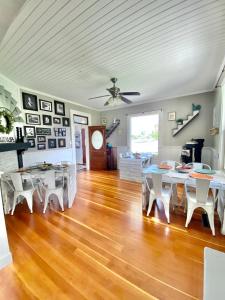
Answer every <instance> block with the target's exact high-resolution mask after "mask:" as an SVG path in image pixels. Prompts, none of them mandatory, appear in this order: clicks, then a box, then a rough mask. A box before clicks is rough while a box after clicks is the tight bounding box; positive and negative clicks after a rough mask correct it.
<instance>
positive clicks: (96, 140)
mask: <svg viewBox="0 0 225 300" xmlns="http://www.w3.org/2000/svg"><path fill="white" fill-rule="evenodd" d="M91 142H92V146H93V147H94V148H95V149H96V150H98V149H101V148H102V145H103V136H102V133H101V131H99V130H95V131H94V132H93V133H92V136H91Z"/></svg>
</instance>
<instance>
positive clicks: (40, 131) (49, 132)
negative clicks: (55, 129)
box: [36, 127, 52, 135]
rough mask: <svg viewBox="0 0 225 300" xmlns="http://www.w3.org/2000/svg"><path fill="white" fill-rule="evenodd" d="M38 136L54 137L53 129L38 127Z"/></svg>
mask: <svg viewBox="0 0 225 300" xmlns="http://www.w3.org/2000/svg"><path fill="white" fill-rule="evenodd" d="M36 134H37V135H52V130H51V128H48V127H36Z"/></svg>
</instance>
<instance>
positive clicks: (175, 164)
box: [161, 160, 181, 170]
mask: <svg viewBox="0 0 225 300" xmlns="http://www.w3.org/2000/svg"><path fill="white" fill-rule="evenodd" d="M161 164H166V165H168V166H170V167H172V170H175V168H176V167H177V166H181V163H179V162H177V161H175V160H164V161H162V162H161Z"/></svg>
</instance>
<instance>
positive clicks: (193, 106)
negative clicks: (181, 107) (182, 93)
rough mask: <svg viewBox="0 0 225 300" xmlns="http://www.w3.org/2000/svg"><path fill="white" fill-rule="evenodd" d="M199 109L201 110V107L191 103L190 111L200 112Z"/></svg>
mask: <svg viewBox="0 0 225 300" xmlns="http://www.w3.org/2000/svg"><path fill="white" fill-rule="evenodd" d="M200 109H201V105H200V104H194V103H192V111H195V110H200Z"/></svg>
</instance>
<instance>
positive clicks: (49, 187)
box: [43, 170, 64, 213]
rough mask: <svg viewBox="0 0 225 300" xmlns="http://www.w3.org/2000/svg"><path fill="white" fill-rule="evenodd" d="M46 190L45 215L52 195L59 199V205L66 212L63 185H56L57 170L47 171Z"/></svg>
mask: <svg viewBox="0 0 225 300" xmlns="http://www.w3.org/2000/svg"><path fill="white" fill-rule="evenodd" d="M44 189H45V200H44V209H43V213H45V212H46V209H47V206H48V203H49V197H50V196H51V195H55V196H57V198H58V201H59V205H60V207H61V209H62V211H64V205H63V185H62V184H60V185H56V176H55V170H50V171H46V173H45V179H44Z"/></svg>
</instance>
